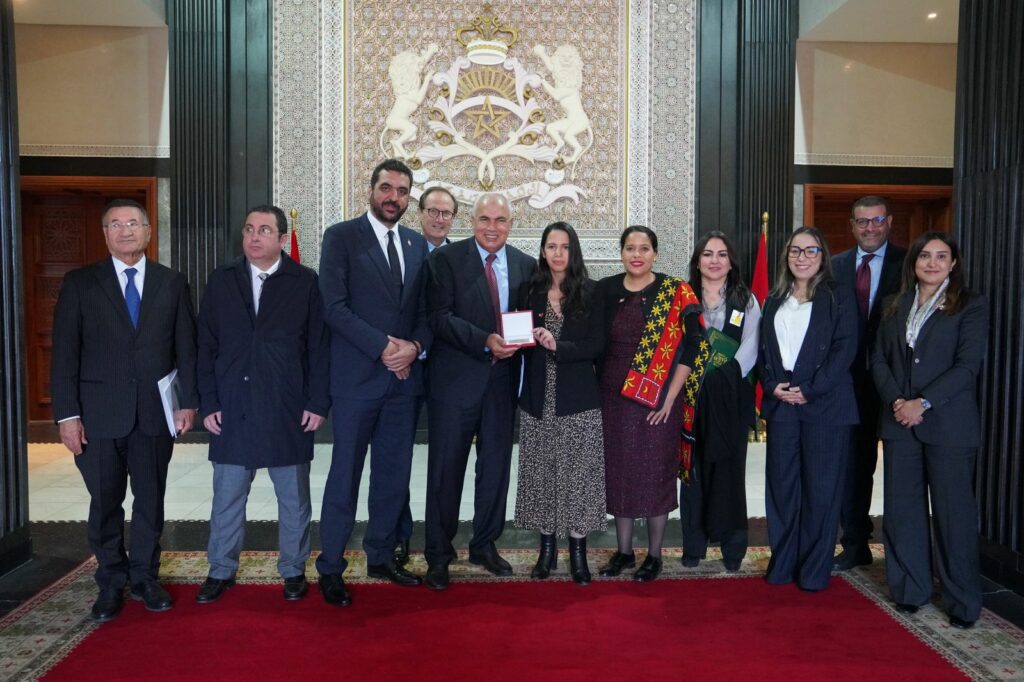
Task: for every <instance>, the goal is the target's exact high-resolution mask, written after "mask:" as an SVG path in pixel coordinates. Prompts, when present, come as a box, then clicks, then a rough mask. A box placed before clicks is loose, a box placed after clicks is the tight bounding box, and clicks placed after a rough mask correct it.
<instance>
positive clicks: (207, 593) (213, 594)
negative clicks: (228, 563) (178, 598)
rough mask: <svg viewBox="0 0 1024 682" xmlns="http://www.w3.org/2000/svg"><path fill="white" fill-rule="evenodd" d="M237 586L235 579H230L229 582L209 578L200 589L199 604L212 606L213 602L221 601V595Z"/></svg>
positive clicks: (197, 596)
mask: <svg viewBox="0 0 1024 682" xmlns="http://www.w3.org/2000/svg"><path fill="white" fill-rule="evenodd" d="M234 586H235V579H234V578H228V579H227V580H221V579H219V578H207V579H206V582H205V583H203V586H202V587H200V588H199V593H198V594H196V603H197V604H212V603H213V602H215V601H217V600H218V599H220V597H221V595H222V594H224V593H225V592H226V591H227V589H228V588H229V587H234Z"/></svg>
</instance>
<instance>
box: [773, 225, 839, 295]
mask: <svg viewBox="0 0 1024 682" xmlns="http://www.w3.org/2000/svg"><path fill="white" fill-rule="evenodd" d="M802 234H809V235H811V237H813V238H814V241H816V242H817V243H818V246H819V247H820V248H821V254H820V255H821V267H820V268H818V272H817V273H815V275H814V277H811V281H810V282H808V283H807V300H808V301H810V300H811V299H813V298H814V294H815V293H816V292H817V291H818V287H819V286H821V285H822V284H825V285H826V286H827V287H828V288H829V289H830V290H831V285H832V284H834V283H835V281H836V280H835V276H834V275H833V274H832V255H831V253H830V252H829V250H828V242H826V241H825V235H823V234H822V233H821V230H819V229H818V228H816V227H810V226H808V225H804V226H803V227H798V228H796V229H795V230H793V232H792V234H790V235H789V239H787V240H786V245H785V246H783V247H782V252H781V253H780V254H779V263H778V268H777V269H776V274H775V286H774V287H773V288H772V291H771V294H772V296H776V297H778V298H781V299H783V300H785V299H786V298H787V297H788V296H789V295H790V294H791V293H792V292H793V282H795V281H796V278H795V277H793V273H792V272H791V271H790V269H789V247H791V246H793V240H794V239H796V238H797V237H798V236H799V235H802Z"/></svg>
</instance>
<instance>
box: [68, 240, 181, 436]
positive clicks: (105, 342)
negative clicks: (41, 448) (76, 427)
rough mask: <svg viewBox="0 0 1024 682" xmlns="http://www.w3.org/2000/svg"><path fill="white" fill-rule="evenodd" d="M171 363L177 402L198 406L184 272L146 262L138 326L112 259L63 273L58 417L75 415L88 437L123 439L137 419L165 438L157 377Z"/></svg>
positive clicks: (144, 427)
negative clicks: (122, 290) (176, 382)
mask: <svg viewBox="0 0 1024 682" xmlns="http://www.w3.org/2000/svg"><path fill="white" fill-rule="evenodd" d="M175 368H177V370H178V380H179V382H180V401H181V402H180V405H181V407H182V408H198V407H199V394H198V393H197V391H196V326H195V319H194V317H193V314H192V300H191V298H190V297H189V289H188V282H187V281H186V280H185V276H184V275H182V274H181V273H179V272H176V271H174V270H171V269H170V268H168V267H165V266H163V265H160V263H157V262H156V261H152V260H147V261H146V275H145V280H143V285H142V302H141V306H140V309H139V326H138V328H137V329H136V328H133V327H132V322H131V318H130V317H129V316H128V307H127V306H126V305H125V302H124V294H122V293H121V285H120V283H119V282H118V281H117V273H116V271H115V270H114V261H113V259H111V258H106V259H104V260H102V261H100V262H98V263H94V264H92V265H87V266H85V267H82V268H78V269H77V270H72V271H71V272H69V273H67V274H66V275H65V276H64V283H63V285H62V286H61V290H60V295H59V296H58V298H57V305H56V307H55V308H54V311H53V356H52V361H51V366H50V393H51V395H52V397H53V416H54V419H55V420H56V421H60V420H62V419H67V418H69V417H74V416H80V417H81V418H82V425H83V426H84V427H85V436H86V438H90V437H95V438H123V437H124V436H127V435H128V434H129V433H131V431H132V429H133V428H134V427H135V425H136V423H138V427H139V430H140V431H142V433H144V434H146V435H147V436H161V435H167V436H169V435H170V434H169V432H168V429H167V420H166V419H165V418H164V410H163V404H162V403H161V402H160V393H159V391H158V390H157V381H159V380H160V379H161V378H163V377H164V376H166V375H167V374H169V373H170V372H171V370H173V369H175Z"/></svg>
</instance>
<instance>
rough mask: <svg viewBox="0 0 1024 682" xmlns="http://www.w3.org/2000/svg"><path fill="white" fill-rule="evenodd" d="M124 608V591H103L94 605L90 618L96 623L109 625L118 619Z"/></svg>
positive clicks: (119, 589)
mask: <svg viewBox="0 0 1024 682" xmlns="http://www.w3.org/2000/svg"><path fill="white" fill-rule="evenodd" d="M123 606H124V589H123V588H118V589H110V590H102V591H100V594H99V596H98V597H96V601H95V602H94V603H93V605H92V611H91V612H90V614H89V615H90V616H91V617H92V622H94V623H107V622H109V621H112V620H114V619H115V618H117V614H119V613H121V608H122V607H123Z"/></svg>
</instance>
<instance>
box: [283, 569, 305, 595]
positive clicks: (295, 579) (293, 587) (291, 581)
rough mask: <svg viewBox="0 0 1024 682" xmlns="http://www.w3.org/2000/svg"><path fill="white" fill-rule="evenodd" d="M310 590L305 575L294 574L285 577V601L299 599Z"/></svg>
mask: <svg viewBox="0 0 1024 682" xmlns="http://www.w3.org/2000/svg"><path fill="white" fill-rule="evenodd" d="M307 592H309V583H308V582H307V581H306V576H304V575H293V576H291V577H290V578H285V579H284V598H285V601H299V600H300V599H302V598H303V597H305V596H306V593H307Z"/></svg>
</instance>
